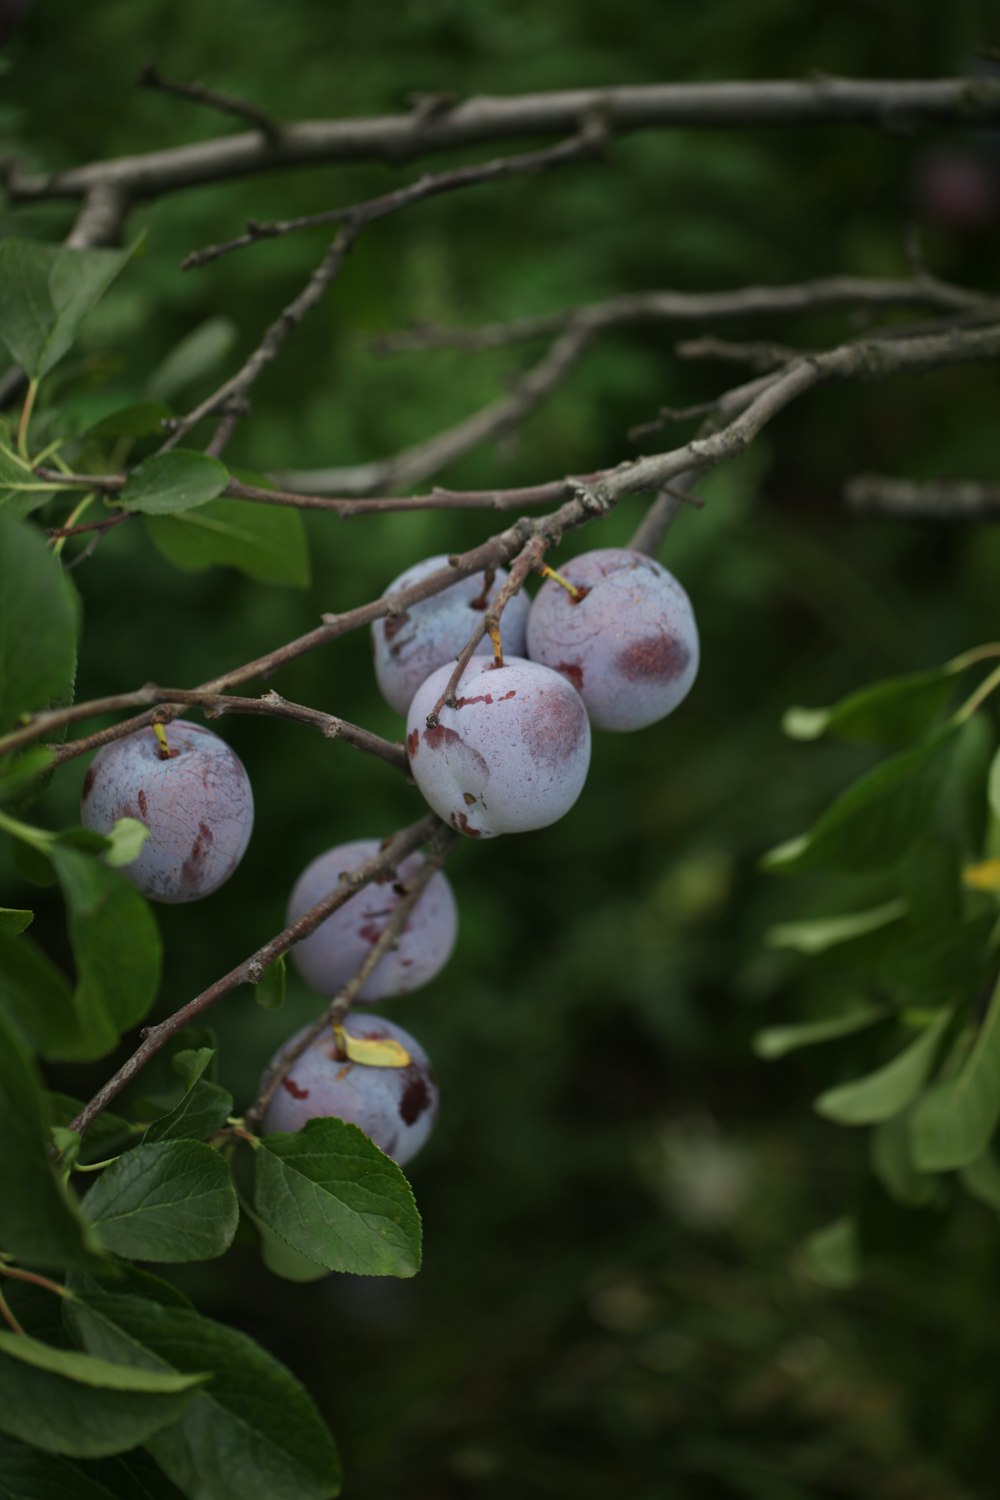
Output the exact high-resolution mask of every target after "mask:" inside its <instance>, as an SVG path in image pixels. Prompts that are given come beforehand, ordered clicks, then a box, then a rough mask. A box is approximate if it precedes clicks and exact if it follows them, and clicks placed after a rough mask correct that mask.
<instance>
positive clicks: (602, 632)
mask: <svg viewBox="0 0 1000 1500" xmlns="http://www.w3.org/2000/svg"><path fill="white" fill-rule="evenodd" d="M561 571H562V575H563V576H564V577H565V578H566V580H567V581H568V582H569V583H570V584H572V585H573V588H574V589H575V590H576V591H577V592H576V595H575V596H574V594H572V593H570V592H569V590H567V589H566V588H564V587H562V585H561V584H559V583H556V582H554V581H552V580H551V579H550V580H547V581H546V582H545V583H544V584H543V585H542V587H541V589H540V590H539V593H538V595H537V597H536V599H535V601H534V603H533V604H532V606H531V613H530V615H529V616H528V655H529V656H530V657H531V660H532V661H536V662H541V663H542V664H543V665H544V666H547V667H552V668H553V669H554V670H555V671H557V672H561V673H562V675H563V676H564V677H565V678H566V680H567V681H568V682H571V683H572V684H573V686H574V687H575V688H576V689H577V691H578V692H579V693H580V696H581V697H582V698H583V701H584V703H585V704H586V706H587V713H588V714H589V716H590V722H591V724H593V726H594V728H595V729H615V730H630V729H644V728H645V727H646V725H647V724H655V723H656V721H657V720H658V719H662V718H665V717H666V715H667V714H669V713H672V712H673V710H674V709H675V708H676V707H677V705H678V704H679V703H680V702H681V701H682V699H684V698H685V697H686V696H687V694H688V692H689V691H690V689H691V685H692V683H693V682H694V679H695V677H696V675H697V672H698V628H697V626H696V624H695V618H694V613H693V611H692V609H691V601H690V600H689V599H688V596H687V594H686V593H685V592H684V589H683V588H682V587H681V585H680V584H679V583H678V582H677V579H676V578H675V577H674V576H673V574H672V573H668V572H667V569H666V568H664V567H663V566H661V564H660V563H658V562H656V560H655V559H654V558H652V557H647V556H646V555H645V554H644V553H642V552H632V551H630V550H628V549H627V548H625V547H601V548H598V549H597V550H596V551H594V552H584V553H583V554H581V556H579V557H574V558H572V559H571V560H570V561H569V562H568V563H566V564H564V565H563V567H562V569H561Z"/></svg>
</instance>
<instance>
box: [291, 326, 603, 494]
mask: <svg viewBox="0 0 1000 1500" xmlns="http://www.w3.org/2000/svg"><path fill="white" fill-rule="evenodd" d="M592 337H593V333H592V330H591V329H589V328H588V327H586V326H585V325H580V326H578V327H574V328H567V329H566V330H564V332H563V333H561V334H559V336H558V337H557V338H556V340H555V342H554V343H553V344H552V346H551V348H550V349H549V350H548V351H547V353H546V354H545V355H544V357H543V358H542V359H541V360H539V362H538V364H537V365H535V366H534V367H533V368H532V369H530V370H528V371H527V372H526V373H525V374H524V375H521V376H520V377H519V378H518V380H517V381H516V382H515V384H514V386H513V389H512V390H511V391H509V392H508V394H507V395H506V396H501V397H499V398H498V399H497V400H496V401H491V402H489V403H488V405H486V406H484V407H482V408H481V410H479V411H477V412H473V414H472V416H470V417H465V418H463V420H462V421H461V422H456V423H455V425H454V426H453V427H446V428H445V430H444V431H443V432H438V433H435V435H434V436H433V437H431V438H427V439H426V440H425V441H424V442H422V443H414V444H413V445H412V446H411V447H409V448H404V449H402V451H401V452H399V453H394V454H392V455H391V456H390V457H389V458H382V459H376V460H373V461H371V462H369V463H363V464H352V465H350V466H349V467H346V468H337V469H306V470H294V471H292V472H288V473H284V472H279V473H277V474H276V475H275V478H276V479H277V481H278V483H279V484H281V485H282V486H283V488H285V489H286V490H291V491H293V492H294V491H296V490H308V491H310V492H312V493H314V494H320V495H323V494H327V495H342V496H351V495H357V496H369V495H374V494H378V492H379V491H380V490H381V491H385V490H405V489H409V488H410V486H411V485H415V484H420V483H421V481H422V480H425V479H429V478H430V476H431V475H432V474H437V473H440V471H441V470H442V469H443V468H445V467H446V466H447V465H448V464H450V463H454V462H455V460H456V459H458V458H461V457H463V455H464V454H466V453H471V452H472V451H473V450H474V449H475V448H478V447H479V446H480V444H482V443H485V442H487V441H488V440H489V439H490V438H492V437H497V436H499V435H500V434H502V433H507V432H510V431H511V429H512V428H513V427H515V426H516V425H517V424H518V423H519V422H521V421H523V420H524V418H525V417H526V416H527V415H528V413H529V412H531V411H532V410H534V408H535V407H537V406H539V405H540V404H541V403H542V402H543V401H544V400H545V398H546V397H547V396H548V395H549V394H550V393H551V392H552V391H553V390H554V389H555V388H556V386H557V385H558V384H559V383H560V381H562V380H564V379H565V378H566V376H567V375H568V374H569V372H570V370H571V369H572V368H573V366H574V365H575V364H576V362H577V361H578V360H579V359H580V358H581V356H582V355H583V353H584V351H585V350H586V349H587V348H588V347H589V345H590V342H591V339H592ZM380 508H382V509H386V508H388V507H385V506H382V507H380ZM407 508H409V507H407ZM357 513H358V514H360V513H361V511H360V509H359V510H358V512H357Z"/></svg>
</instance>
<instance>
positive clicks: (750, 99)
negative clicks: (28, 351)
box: [7, 77, 1000, 202]
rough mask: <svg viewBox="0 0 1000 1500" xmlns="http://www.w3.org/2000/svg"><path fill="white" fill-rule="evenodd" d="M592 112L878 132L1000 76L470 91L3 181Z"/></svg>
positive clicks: (315, 160)
mask: <svg viewBox="0 0 1000 1500" xmlns="http://www.w3.org/2000/svg"><path fill="white" fill-rule="evenodd" d="M594 114H599V115H601V116H602V117H603V119H604V121H605V123H606V126H607V128H608V129H609V130H610V131H611V132H612V133H614V134H615V135H622V134H628V133H631V132H632V131H637V130H651V129H671V128H677V127H683V126H696V127H706V126H707V127H715V126H727V127H733V126H744V125H749V126H779V127H789V126H801V125H828V124H843V125H867V126H872V127H874V128H876V129H880V130H892V131H900V130H912V129H914V128H916V127H918V126H929V125H936V126H942V125H945V126H947V125H960V126H980V127H982V126H986V125H996V124H998V123H1000V83H997V82H996V81H995V80H993V79H988V78H978V77H976V78H934V79H926V80H923V79H920V80H903V81H901V80H897V79H877V78H864V79H858V78H826V77H815V78H811V79H808V80H805V81H793V80H785V79H780V80H775V81H768V82H763V81H762V82H754V83H667V84H644V85H639V86H632V87H624V88H592V89H566V90H561V91H557V92H553V93H541V94H522V95H520V96H515V97H513V98H496V99H495V98H478V99H477V98H473V99H467V100H465V101H464V102H461V103H458V104H453V105H451V104H449V103H448V102H446V101H445V102H443V103H442V107H440V108H436V109H427V108H416V109H414V110H413V111H412V112H411V113H410V114H406V115H385V116H381V117H369V118H367V119H365V118H361V119H355V120H307V121H301V122H299V123H297V124H290V125H286V126H284V127H283V128H282V131H281V136H280V138H279V140H278V141H269V140H267V139H266V138H265V137H264V135H263V133H262V131H260V130H254V131H249V132H245V133H242V134H240V135H233V136H225V137H222V138H220V139H218V140H214V141H201V142H198V143H196V144H194V145H189V146H176V147H171V148H168V149H166V150H163V151H148V152H144V153H141V154H139V155H135V156H122V157H117V158H113V159H110V160H106V161H97V162H91V163H89V164H87V165H85V166H81V167H71V168H69V169H68V170H67V171H64V172H49V173H40V174H35V173H29V172H23V171H21V170H20V169H19V168H17V167H14V168H13V169H11V170H9V171H8V174H7V187H8V191H9V193H10V195H11V197H12V198H13V199H14V200H15V201H21V202H26V201H32V200H37V199H40V198H79V197H82V196H83V195H84V194H85V193H86V192H87V191H88V189H90V188H91V187H93V186H94V184H95V183H96V182H101V183H108V184H110V185H112V186H114V187H117V188H119V189H120V190H121V191H122V192H123V193H124V194H125V195H126V197H128V198H130V199H133V200H138V199H143V198H156V197H159V196H161V195H162V194H164V193H170V192H176V191H177V190H178V189H180V188H188V187H194V186H197V185H198V184H201V183H206V182H221V181H224V180H225V179H227V178H231V177H242V176H246V175H247V174H249V173H253V172H263V171H273V170H275V169H276V168H281V167H294V166H309V165H314V166H316V165H320V164H322V163H329V162H335V161H340V162H352V161H389V162H400V161H413V160H416V159H418V158H420V157H425V156H431V155H435V154H437V153H439V152H442V151H450V150H454V149H455V148H458V147H465V146H478V145H483V144H485V143H487V142H491V141H509V140H516V139H519V138H520V139H524V138H530V137H536V138H537V137H543V138H544V137H552V136H564V135H568V134H570V133H571V132H572V131H574V130H576V129H577V127H578V125H579V122H580V121H581V120H582V119H585V118H587V117H588V116H591V115H594Z"/></svg>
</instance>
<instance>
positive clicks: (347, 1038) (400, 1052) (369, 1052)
mask: <svg viewBox="0 0 1000 1500" xmlns="http://www.w3.org/2000/svg"><path fill="white" fill-rule="evenodd" d="M333 1035H334V1038H335V1040H336V1043H337V1047H338V1050H339V1051H340V1052H342V1053H343V1054H344V1056H346V1057H349V1058H350V1060H351V1062H356V1063H365V1064H367V1066H368V1067H369V1068H408V1067H409V1066H410V1063H411V1062H412V1061H413V1059H412V1057H411V1056H410V1054H409V1053H408V1052H407V1050H406V1048H405V1047H403V1046H401V1045H400V1043H399V1042H397V1041H394V1040H393V1038H392V1037H388V1036H379V1037H367V1036H351V1034H350V1032H349V1031H345V1030H344V1028H343V1026H335V1027H334V1028H333Z"/></svg>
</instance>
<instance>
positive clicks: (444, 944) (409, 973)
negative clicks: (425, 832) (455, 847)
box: [288, 839, 458, 1000]
mask: <svg viewBox="0 0 1000 1500" xmlns="http://www.w3.org/2000/svg"><path fill="white" fill-rule="evenodd" d="M378 851H379V844H378V841H377V840H376V839H357V840H355V842H353V843H350V844H337V845H336V846H335V847H334V848H333V849H328V850H327V851H326V853H325V854H320V855H319V856H318V857H317V858H316V859H314V860H313V862H312V864H310V865H307V866H306V868H305V869H304V870H303V872H302V874H301V875H300V876H299V878H298V880H297V881H296V883H295V887H294V889H293V891H292V894H291V897H290V898H289V902H288V923H289V925H291V923H292V922H297V921H298V919H299V917H301V916H302V914H303V912H306V911H308V910H309V908H310V907H311V906H315V905H316V903H317V901H322V899H323V897H324V896H325V895H327V893H328V892H329V891H332V890H334V889H335V888H336V886H337V883H338V881H339V880H340V877H341V875H343V874H345V873H346V872H347V871H348V870H353V869H355V868H356V866H358V865H360V864H363V863H364V862H365V860H366V859H371V858H372V856H373V855H375V854H377V853H378ZM423 858H424V857H423V855H422V854H419V853H417V854H411V855H410V856H409V857H408V858H407V859H404V860H403V861H402V862H401V863H400V865H399V867H398V869H397V872H396V879H395V881H393V882H390V881H381V882H379V881H373V882H372V883H371V884H370V885H366V886H364V887H363V888H362V889H361V890H360V891H358V893H357V894H356V895H354V896H352V897H351V899H350V900H349V901H345V902H344V905H343V906H341V907H339V908H338V909H337V910H336V911H335V912H333V913H332V915H331V916H329V917H327V918H326V921H325V922H321V923H320V925H319V926H318V927H317V928H316V930H315V932H312V933H310V934H309V936H308V937H307V938H303V939H302V941H301V942H300V943H296V944H295V946H294V948H293V949H292V961H293V962H294V964H295V967H296V968H297V969H298V971H299V973H300V974H301V975H302V978H303V979H304V980H305V982H306V984H308V985H310V986H311V987H312V988H313V989H314V990H318V991H319V993H320V994H321V995H336V994H337V992H338V991H339V990H340V989H342V988H343V986H344V985H345V984H346V983H347V981H348V980H349V979H350V978H351V975H352V974H354V973H356V972H357V970H358V969H359V968H360V966H361V964H362V963H363V961H364V959H365V956H366V954H367V953H368V952H369V950H370V948H371V945H372V943H374V942H376V941H377V939H378V938H379V936H380V934H381V932H382V929H383V927H384V926H385V924H386V921H387V919H388V918H389V917H390V916H391V915H392V913H393V912H394V910H395V909H396V907H397V906H398V905H399V901H400V898H401V896H402V895H403V894H404V893H405V889H406V881H407V879H408V878H409V877H410V876H411V875H414V874H415V873H416V872H417V870H419V868H420V866H421V865H422V864H423ZM457 931H458V913H457V911H456V908H455V898H454V896H453V895H452V890H451V886H450V885H449V883H448V881H447V879H446V878H445V876H444V875H442V874H441V872H440V871H438V873H437V874H436V875H432V876H431V878H430V880H429V881H428V882H427V885H426V886H425V888H424V890H423V891H422V892H421V894H420V898H419V900H418V901H417V903H416V905H415V906H414V908H413V910H412V911H411V912H410V915H409V917H408V918H407V921H406V926H405V927H404V929H403V933H402V936H401V937H400V939H399V945H398V947H396V948H395V949H391V950H390V951H389V952H388V953H387V954H386V955H385V956H384V957H383V958H382V959H380V960H379V963H378V964H377V965H376V967H375V968H374V969H373V970H372V972H371V974H369V976H368V978H367V979H366V980H365V983H364V985H363V986H362V988H361V990H360V992H359V994H358V997H357V998H358V999H359V1000H384V999H385V998H386V997H387V996H390V995H402V994H405V993H406V991H407V990H415V989H419V987H420V986H421V985H422V984H426V983H427V981H428V980H429V979H433V978H434V976H435V974H437V972H438V971H439V970H440V969H442V968H443V967H444V965H445V964H446V963H447V961H448V959H449V958H450V956H451V950H452V949H453V948H454V946H455V937H456V933H457Z"/></svg>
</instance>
